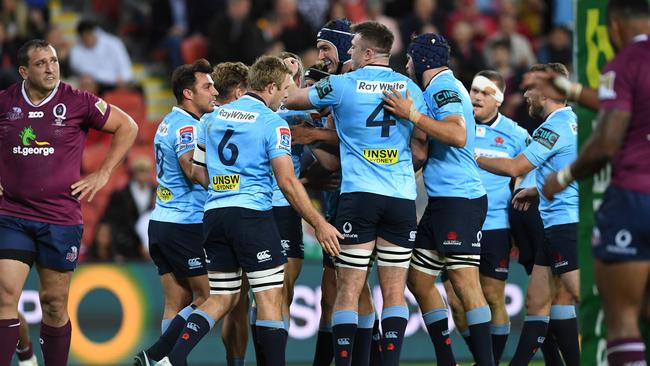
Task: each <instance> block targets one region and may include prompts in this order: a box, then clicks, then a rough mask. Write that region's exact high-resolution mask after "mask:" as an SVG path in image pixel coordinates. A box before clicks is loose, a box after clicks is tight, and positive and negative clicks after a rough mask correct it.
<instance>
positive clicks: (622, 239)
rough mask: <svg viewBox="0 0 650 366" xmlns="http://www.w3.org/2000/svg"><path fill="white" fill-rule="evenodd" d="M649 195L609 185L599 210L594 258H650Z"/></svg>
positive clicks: (594, 237)
mask: <svg viewBox="0 0 650 366" xmlns="http://www.w3.org/2000/svg"><path fill="white" fill-rule="evenodd" d="M649 218H650V194H647V193H640V192H633V191H629V190H626V189H621V188H617V187H609V188H607V191H606V192H605V197H604V199H603V203H602V204H601V206H600V209H599V210H598V212H597V213H596V223H595V227H594V235H593V253H594V257H596V258H598V259H600V260H602V261H605V262H627V261H647V260H650V219H649Z"/></svg>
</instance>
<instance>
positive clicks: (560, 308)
mask: <svg viewBox="0 0 650 366" xmlns="http://www.w3.org/2000/svg"><path fill="white" fill-rule="evenodd" d="M575 317H576V307H575V306H574V305H551V319H552V320H567V319H573V318H575Z"/></svg>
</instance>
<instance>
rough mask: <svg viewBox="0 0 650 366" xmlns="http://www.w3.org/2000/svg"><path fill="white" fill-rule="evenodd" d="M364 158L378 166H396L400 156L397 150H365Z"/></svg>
mask: <svg viewBox="0 0 650 366" xmlns="http://www.w3.org/2000/svg"><path fill="white" fill-rule="evenodd" d="M363 157H364V158H366V160H368V161H369V162H372V163H376V164H395V163H397V160H398V159H399V154H398V151H397V149H363Z"/></svg>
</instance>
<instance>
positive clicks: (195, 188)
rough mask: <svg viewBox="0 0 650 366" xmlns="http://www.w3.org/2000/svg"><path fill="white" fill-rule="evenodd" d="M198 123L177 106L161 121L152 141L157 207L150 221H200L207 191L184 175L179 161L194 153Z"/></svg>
mask: <svg viewBox="0 0 650 366" xmlns="http://www.w3.org/2000/svg"><path fill="white" fill-rule="evenodd" d="M199 129H200V122H199V121H198V120H197V119H196V118H195V117H193V116H192V115H190V114H189V113H187V112H186V111H184V110H182V109H181V108H178V107H173V108H172V111H171V112H169V113H168V114H167V115H166V116H165V118H164V119H163V120H162V122H160V125H159V126H158V130H157V131H156V136H155V137H154V139H153V144H154V149H155V154H156V180H157V181H158V189H157V191H156V196H157V197H156V207H155V208H154V210H153V212H152V213H151V220H155V221H163V222H172V223H175V224H200V223H202V222H203V204H204V203H205V199H206V192H205V190H204V189H203V187H201V186H200V185H199V184H195V183H192V181H190V179H189V178H188V177H186V176H185V174H184V173H183V169H181V164H180V163H179V161H178V158H179V157H180V156H182V155H183V154H186V153H188V152H190V151H192V150H194V147H195V144H196V138H197V135H198V134H199Z"/></svg>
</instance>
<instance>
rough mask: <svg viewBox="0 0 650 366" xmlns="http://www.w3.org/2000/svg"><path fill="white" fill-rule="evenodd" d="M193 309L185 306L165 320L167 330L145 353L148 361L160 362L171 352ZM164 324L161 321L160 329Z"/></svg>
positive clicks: (191, 306)
mask: <svg viewBox="0 0 650 366" xmlns="http://www.w3.org/2000/svg"><path fill="white" fill-rule="evenodd" d="M195 308H196V306H194V305H189V306H186V307H185V308H183V309H182V310H181V311H179V312H178V314H176V316H175V317H173V318H172V319H168V320H167V321H168V323H167V329H165V330H164V331H163V333H162V335H161V336H160V338H158V340H157V341H156V343H154V344H153V345H152V346H151V347H149V348H148V349H147V350H146V351H145V352H146V353H147V356H149V358H150V359H152V360H156V361H160V360H161V359H162V358H163V357H165V356H167V354H168V353H169V351H171V350H172V347H174V344H175V343H176V340H177V339H178V335H179V334H181V332H182V331H183V328H184V327H185V322H186V321H187V318H188V317H189V316H190V314H192V311H194V309H195ZM164 322H165V321H164V320H163V324H162V325H161V328H164V327H165V323H164Z"/></svg>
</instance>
